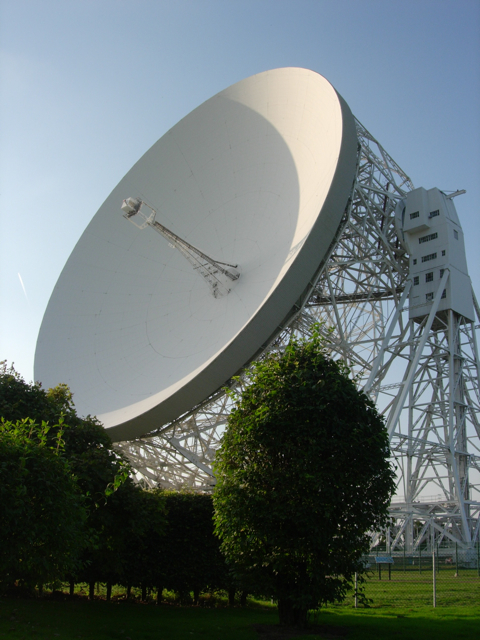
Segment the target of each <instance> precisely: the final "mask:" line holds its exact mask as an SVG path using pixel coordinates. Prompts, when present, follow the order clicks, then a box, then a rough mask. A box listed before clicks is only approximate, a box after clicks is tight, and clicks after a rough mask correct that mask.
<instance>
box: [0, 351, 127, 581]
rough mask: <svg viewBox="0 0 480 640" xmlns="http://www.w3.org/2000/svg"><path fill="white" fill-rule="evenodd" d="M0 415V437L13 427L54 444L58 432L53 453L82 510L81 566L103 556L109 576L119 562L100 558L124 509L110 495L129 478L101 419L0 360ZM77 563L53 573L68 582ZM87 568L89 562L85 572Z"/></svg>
mask: <svg viewBox="0 0 480 640" xmlns="http://www.w3.org/2000/svg"><path fill="white" fill-rule="evenodd" d="M0 417H1V418H3V419H4V421H5V427H4V430H3V431H4V434H3V436H2V437H7V436H8V430H9V429H13V428H14V429H15V430H16V431H17V432H19V433H20V432H21V433H22V434H23V437H24V438H27V439H29V438H31V436H35V437H36V438H41V439H43V440H45V444H46V446H47V448H48V447H52V446H53V447H55V446H56V443H57V441H58V439H59V436H60V438H61V441H62V447H61V448H60V449H59V450H58V456H59V457H60V458H61V459H62V461H63V463H64V464H67V465H68V468H69V470H70V473H71V474H73V475H74V476H75V481H76V484H77V486H78V488H79V490H80V492H81V493H82V494H83V504H84V506H85V508H86V510H87V516H88V518H87V523H86V527H85V529H84V530H83V534H84V538H83V547H84V548H83V553H82V557H83V560H84V563H83V564H84V567H83V571H85V570H86V569H87V566H92V565H93V564H94V559H95V558H102V571H101V573H102V574H103V573H106V574H107V575H108V576H110V575H111V574H112V573H115V572H114V571H113V568H112V564H115V567H116V565H117V564H118V563H113V561H112V562H110V563H109V564H108V567H104V566H103V564H104V562H103V561H105V562H106V559H107V558H111V556H112V554H108V553H107V551H108V549H110V546H111V545H110V541H111V540H112V539H117V538H118V536H119V535H121V533H122V525H124V524H125V511H124V509H123V503H122V500H121V499H120V500H118V499H113V495H112V494H114V493H115V492H116V491H117V489H122V488H123V487H125V486H126V485H128V488H127V489H126V493H128V494H130V493H131V491H132V490H133V489H132V487H133V481H132V480H131V479H130V478H129V477H128V475H129V471H130V467H129V465H128V463H127V462H126V461H125V460H124V459H123V458H122V457H121V456H120V455H118V454H117V453H116V452H115V451H114V450H113V447H112V442H111V439H110V437H109V435H108V433H107V432H106V431H105V429H104V428H103V426H102V425H101V423H100V422H99V421H98V420H97V419H96V418H95V417H92V416H87V417H86V418H81V417H79V416H78V415H77V413H76V411H75V405H74V403H73V398H72V393H71V392H70V389H69V388H68V386H67V385H65V384H59V385H57V386H56V387H54V388H52V389H48V390H44V389H43V388H42V386H41V384H39V383H31V384H28V383H26V382H25V380H24V379H23V378H22V377H21V375H20V374H19V373H18V372H16V371H15V369H14V368H13V366H11V367H8V366H7V364H6V363H5V362H2V363H0ZM42 425H43V426H42ZM47 426H48V428H46V427H47ZM11 482H12V483H13V476H12V480H11ZM123 528H124V527H123ZM109 545H110V546H109ZM95 566H98V565H95ZM80 568H81V567H79V566H78V565H75V566H73V565H72V566H71V567H70V569H69V571H68V574H67V575H65V574H63V575H61V576H57V577H59V578H60V579H66V578H68V579H69V580H70V582H71V583H73V582H74V581H75V579H76V577H78V575H80V574H79V570H80ZM73 569H75V570H73ZM92 573H93V568H92V571H90V572H89V575H90V574H92ZM97 579H98V578H97Z"/></svg>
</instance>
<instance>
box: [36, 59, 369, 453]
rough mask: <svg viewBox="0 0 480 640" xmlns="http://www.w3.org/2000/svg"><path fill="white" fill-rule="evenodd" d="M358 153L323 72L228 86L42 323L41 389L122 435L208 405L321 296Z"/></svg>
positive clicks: (105, 232) (156, 167)
mask: <svg viewBox="0 0 480 640" xmlns="http://www.w3.org/2000/svg"><path fill="white" fill-rule="evenodd" d="M356 154H357V137H356V132H355V123H354V119H353V116H352V114H351V112H350V110H349V108H348V106H347V105H346V103H345V102H344V101H343V100H342V98H341V97H340V96H339V95H338V94H337V93H336V91H335V90H334V89H333V87H332V86H331V85H330V84H329V83H328V81H327V80H325V78H323V77H322V76H320V75H318V74H317V73H315V72H313V71H308V70H306V69H297V68H286V69H275V70H272V71H267V72H264V73H261V74H258V75H256V76H252V77H250V78H247V79H245V80H242V81H241V82H239V83H237V84H235V85H233V86H231V87H229V88H228V89H225V90H224V91H222V92H220V93H219V94H217V95H216V96H214V97H213V98H211V99H209V100H207V101H206V102H205V103H203V104H202V105H200V106H199V107H198V108H197V109H195V110H194V111H192V112H191V113H190V114H189V115H187V116H186V117H185V118H184V119H183V120H181V121H180V122H179V123H178V124H177V125H175V126H174V127H173V128H172V129H171V130H170V131H168V132H167V133H166V134H165V135H164V136H163V137H162V138H161V139H160V140H158V142H156V143H155V144H154V145H153V146H152V147H151V149H150V150H149V151H147V153H146V154H145V155H144V156H143V157H142V158H141V159H140V160H139V161H138V162H137V163H136V164H135V165H134V166H133V168H132V169H131V170H130V171H129V172H128V173H127V175H126V176H125V177H124V178H123V179H122V180H121V181H120V183H119V184H118V185H117V186H116V187H115V189H114V190H113V191H112V193H111V194H110V196H109V197H108V198H107V199H106V201H105V202H104V204H103V205H102V206H101V207H100V209H99V211H98V212H97V213H96V214H95V216H94V217H93V219H92V221H91V222H90V224H89V225H88V227H87V229H86V230H85V232H84V233H83V235H82V236H81V238H80V240H79V241H78V243H77V245H76V247H75V248H74V250H73V252H72V254H71V256H70V258H69V259H68V261H67V263H66V265H65V267H64V269H63V271H62V273H61V275H60V277H59V279H58V282H57V284H56V286H55V289H54V291H53V293H52V296H51V299H50V301H49V304H48V306H47V310H46V312H45V316H44V319H43V322H42V326H41V329H40V333H39V337H38V342H37V350H36V355H35V379H36V380H40V381H41V382H42V383H43V384H44V386H46V387H50V386H54V385H56V384H58V383H59V382H66V383H67V384H68V385H69V386H70V388H71V390H72V391H73V393H74V401H75V405H76V408H77V410H78V412H79V414H80V415H86V414H92V415H97V416H98V417H99V419H100V420H101V421H102V422H103V424H104V425H105V427H106V428H107V429H108V430H109V432H110V435H111V436H112V438H113V440H116V441H118V440H128V439H133V438H136V437H139V436H141V435H143V434H145V433H147V432H149V431H151V430H153V429H156V428H158V427H160V426H161V425H163V424H166V423H167V422H169V421H171V420H173V419H175V418H177V417H179V416H180V415H181V414H183V413H184V412H186V411H188V410H190V409H191V408H192V407H193V406H195V405H196V404H198V403H199V402H201V401H202V400H204V399H205V398H207V397H208V396H209V395H210V394H212V393H213V392H215V391H216V390H217V389H218V388H219V387H221V386H222V385H224V384H225V383H226V382H227V381H228V379H229V378H230V377H231V376H232V375H234V374H235V373H236V372H237V371H239V370H240V369H241V368H242V367H243V366H245V364H246V363H248V362H249V361H250V360H251V359H252V358H253V357H254V356H255V354H256V353H258V351H259V349H260V348H261V347H262V345H264V344H265V343H266V342H267V341H268V339H269V337H270V336H272V335H273V334H274V333H275V331H276V330H277V328H278V326H279V325H281V323H282V320H283V319H284V318H285V317H286V316H287V315H288V314H289V311H290V310H291V308H292V307H293V305H294V304H295V302H296V301H297V300H298V298H299V297H300V296H301V294H302V292H303V291H304V290H305V288H306V287H307V286H308V283H309V280H310V279H311V278H312V276H313V275H314V273H315V272H316V270H317V269H318V267H319V265H320V263H321V261H322V259H323V258H324V256H325V254H326V252H327V250H328V248H329V246H330V244H331V242H332V241H333V239H334V236H335V233H336V231H337V228H338V226H339V223H340V221H341V218H342V215H343V212H344V210H345V206H346V204H347V201H348V198H349V196H350V193H351V190H352V183H353V178H354V173H355V163H356ZM128 197H135V198H141V199H142V200H144V201H145V202H146V203H148V204H149V205H151V206H152V207H153V208H154V209H155V210H156V211H157V220H158V221H159V222H160V223H161V224H162V225H165V226H166V227H168V229H170V230H172V231H173V232H174V233H175V234H177V235H178V236H180V237H181V238H183V239H184V240H186V241H187V242H189V243H191V244H192V245H194V246H195V247H197V248H198V249H200V250H201V251H202V252H204V253H205V254H207V255H208V256H210V257H211V258H213V259H214V260H216V261H220V262H224V263H229V264H235V265H236V264H238V269H239V271H240V277H239V278H238V280H237V281H236V282H235V284H234V286H233V287H232V290H231V291H230V293H228V295H226V296H223V297H219V298H215V297H214V296H213V295H212V292H211V290H210V288H209V286H208V284H207V282H206V281H205V280H204V279H203V278H202V277H201V276H200V275H199V274H198V273H197V272H195V270H194V269H193V268H192V266H191V264H190V263H189V262H188V261H187V260H186V259H185V258H184V257H183V256H182V255H181V252H180V251H179V250H177V249H174V248H172V247H171V246H169V243H168V241H167V240H166V239H165V238H163V237H161V236H160V235H159V234H157V233H155V232H154V230H153V229H152V228H148V227H147V228H146V229H143V230H140V229H138V228H137V227H135V226H134V225H132V224H129V222H128V221H127V220H125V218H124V217H123V216H122V211H121V209H120V207H121V204H122V201H123V200H124V199H125V198H128Z"/></svg>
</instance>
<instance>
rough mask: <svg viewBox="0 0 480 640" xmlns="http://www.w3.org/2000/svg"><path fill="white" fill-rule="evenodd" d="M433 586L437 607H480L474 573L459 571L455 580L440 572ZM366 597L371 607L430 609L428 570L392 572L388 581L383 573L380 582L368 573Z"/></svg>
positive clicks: (449, 573)
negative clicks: (419, 607) (424, 607)
mask: <svg viewBox="0 0 480 640" xmlns="http://www.w3.org/2000/svg"><path fill="white" fill-rule="evenodd" d="M436 582H437V585H436V591H437V607H446V606H448V607H450V606H456V607H461V606H466V607H475V606H479V605H480V577H479V576H478V573H477V571H476V570H468V571H467V570H465V571H462V572H460V576H459V577H458V578H456V577H455V571H454V570H451V569H449V570H448V571H447V570H444V571H440V573H437V579H436ZM365 595H366V596H367V598H370V599H371V600H372V601H373V602H372V606H373V607H379V606H380V607H382V606H389V607H392V608H395V607H398V606H403V607H417V606H419V605H422V606H426V607H428V606H432V604H433V574H432V571H431V570H430V571H425V570H422V573H419V572H413V571H407V572H406V573H404V572H403V571H392V574H391V580H389V579H388V571H384V572H383V573H382V579H381V580H379V579H378V574H373V573H371V574H370V575H369V578H368V579H367V581H366V583H365ZM351 602H352V598H350V599H349V600H347V604H348V605H351Z"/></svg>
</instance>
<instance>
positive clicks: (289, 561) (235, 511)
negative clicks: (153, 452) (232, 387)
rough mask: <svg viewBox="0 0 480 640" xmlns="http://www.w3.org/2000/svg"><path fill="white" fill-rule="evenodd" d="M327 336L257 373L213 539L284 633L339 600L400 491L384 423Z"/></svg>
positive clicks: (256, 367)
mask: <svg viewBox="0 0 480 640" xmlns="http://www.w3.org/2000/svg"><path fill="white" fill-rule="evenodd" d="M348 374H349V371H348V368H347V367H346V366H345V365H344V364H343V363H342V362H340V361H337V362H335V361H333V360H331V359H329V358H328V357H327V356H326V354H325V347H324V344H323V343H322V341H321V339H320V338H319V336H318V335H317V334H316V335H314V337H313V339H312V340H311V341H310V342H298V341H293V342H292V343H291V344H290V345H289V346H288V347H287V349H286V350H285V352H284V353H283V354H278V353H272V354H270V355H268V356H267V357H266V358H265V359H264V360H262V361H261V362H257V363H254V364H253V366H252V368H251V370H250V372H249V374H248V376H249V384H248V386H247V388H246V389H245V390H244V392H243V394H242V395H241V396H238V395H235V394H233V397H234V399H235V401H236V406H235V408H234V410H233V411H232V413H231V414H230V417H229V420H228V426H227V430H226V433H225V435H224V438H223V442H222V445H221V447H220V450H219V451H218V452H217V456H216V463H215V473H216V477H217V485H216V488H215V493H214V504H215V521H216V533H217V535H218V536H219V537H220V539H221V548H222V551H223V552H224V553H225V555H226V558H227V561H228V562H229V563H231V564H232V565H233V566H234V567H235V571H236V573H237V575H238V576H239V577H240V578H241V579H242V580H243V581H244V582H247V583H248V582H249V581H250V582H252V583H255V584H257V585H258V587H259V588H260V589H262V590H263V592H264V593H270V594H272V595H273V596H274V597H275V598H276V599H277V600H278V606H279V616H280V622H281V623H282V624H293V625H299V626H303V625H305V624H306V622H307V614H308V610H309V609H316V608H318V607H319V606H320V605H321V604H322V603H327V602H333V601H338V600H341V599H343V598H344V597H345V594H346V591H347V589H348V588H349V587H350V586H351V585H352V582H353V577H354V574H355V572H356V571H358V570H360V558H361V556H362V554H364V553H366V552H367V551H368V548H369V537H368V534H367V532H368V530H369V529H372V528H377V527H380V526H382V524H383V523H384V522H385V520H386V517H387V507H388V504H389V502H390V498H391V494H392V492H393V490H394V471H393V469H392V467H391V465H390V463H389V462H388V456H389V446H388V437H387V433H386V430H385V426H384V422H383V419H382V418H381V416H380V415H379V414H378V412H377V411H376V409H375V406H374V405H373V404H372V402H371V401H370V400H369V399H368V398H367V396H366V395H365V394H363V393H362V392H360V391H358V390H357V388H356V386H355V384H354V382H353V381H352V380H351V379H350V378H349V376H348Z"/></svg>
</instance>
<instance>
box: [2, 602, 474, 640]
mask: <svg viewBox="0 0 480 640" xmlns="http://www.w3.org/2000/svg"><path fill="white" fill-rule="evenodd" d="M277 621H278V618H277V612H276V609H275V608H274V607H271V606H268V605H267V604H265V606H263V607H255V608H252V607H247V608H246V609H241V608H233V609H230V608H227V607H225V608H223V607H222V608H202V607H179V606H175V605H171V604H163V605H161V606H155V605H145V604H130V603H126V602H120V603H114V602H112V603H107V602H104V601H101V600H97V601H94V602H89V601H87V600H80V599H77V600H73V601H70V600H69V599H68V598H66V599H65V600H63V601H58V600H51V599H47V598H44V599H14V598H3V599H1V600H0V638H9V639H11V640H20V639H22V638H23V639H25V640H30V639H31V640H37V639H38V640H43V639H44V638H49V639H55V638H59V639H63V640H73V639H76V638H83V639H91V640H112V639H117V640H185V639H190V638H195V637H197V638H205V640H258V639H259V638H261V637H262V636H259V635H258V634H257V632H256V631H254V629H253V628H252V625H253V624H275V623H277ZM315 622H316V623H317V624H321V625H328V626H339V627H343V628H345V630H346V632H347V634H346V636H345V637H346V638H347V639H348V640H377V639H379V640H381V639H383V638H385V639H387V640H394V639H397V638H398V639H405V640H411V639H412V638H421V640H430V639H431V640H442V639H445V640H447V639H448V640H452V638H454V639H455V640H461V639H465V640H473V639H475V640H476V638H478V637H479V635H480V631H479V630H480V606H477V607H449V608H438V609H433V608H431V607H419V608H416V609H412V608H404V609H401V608H395V609H391V608H389V607H381V608H377V609H356V610H355V609H351V608H347V607H346V606H343V607H342V606H338V607H331V608H328V609H325V610H322V611H321V612H320V613H319V614H318V615H317V618H316V621H315ZM262 635H263V634H262ZM321 637H322V636H321V635H316V636H312V635H302V634H301V633H299V635H298V638H299V639H300V638H304V639H305V640H316V639H319V638H321ZM324 637H325V636H324Z"/></svg>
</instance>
